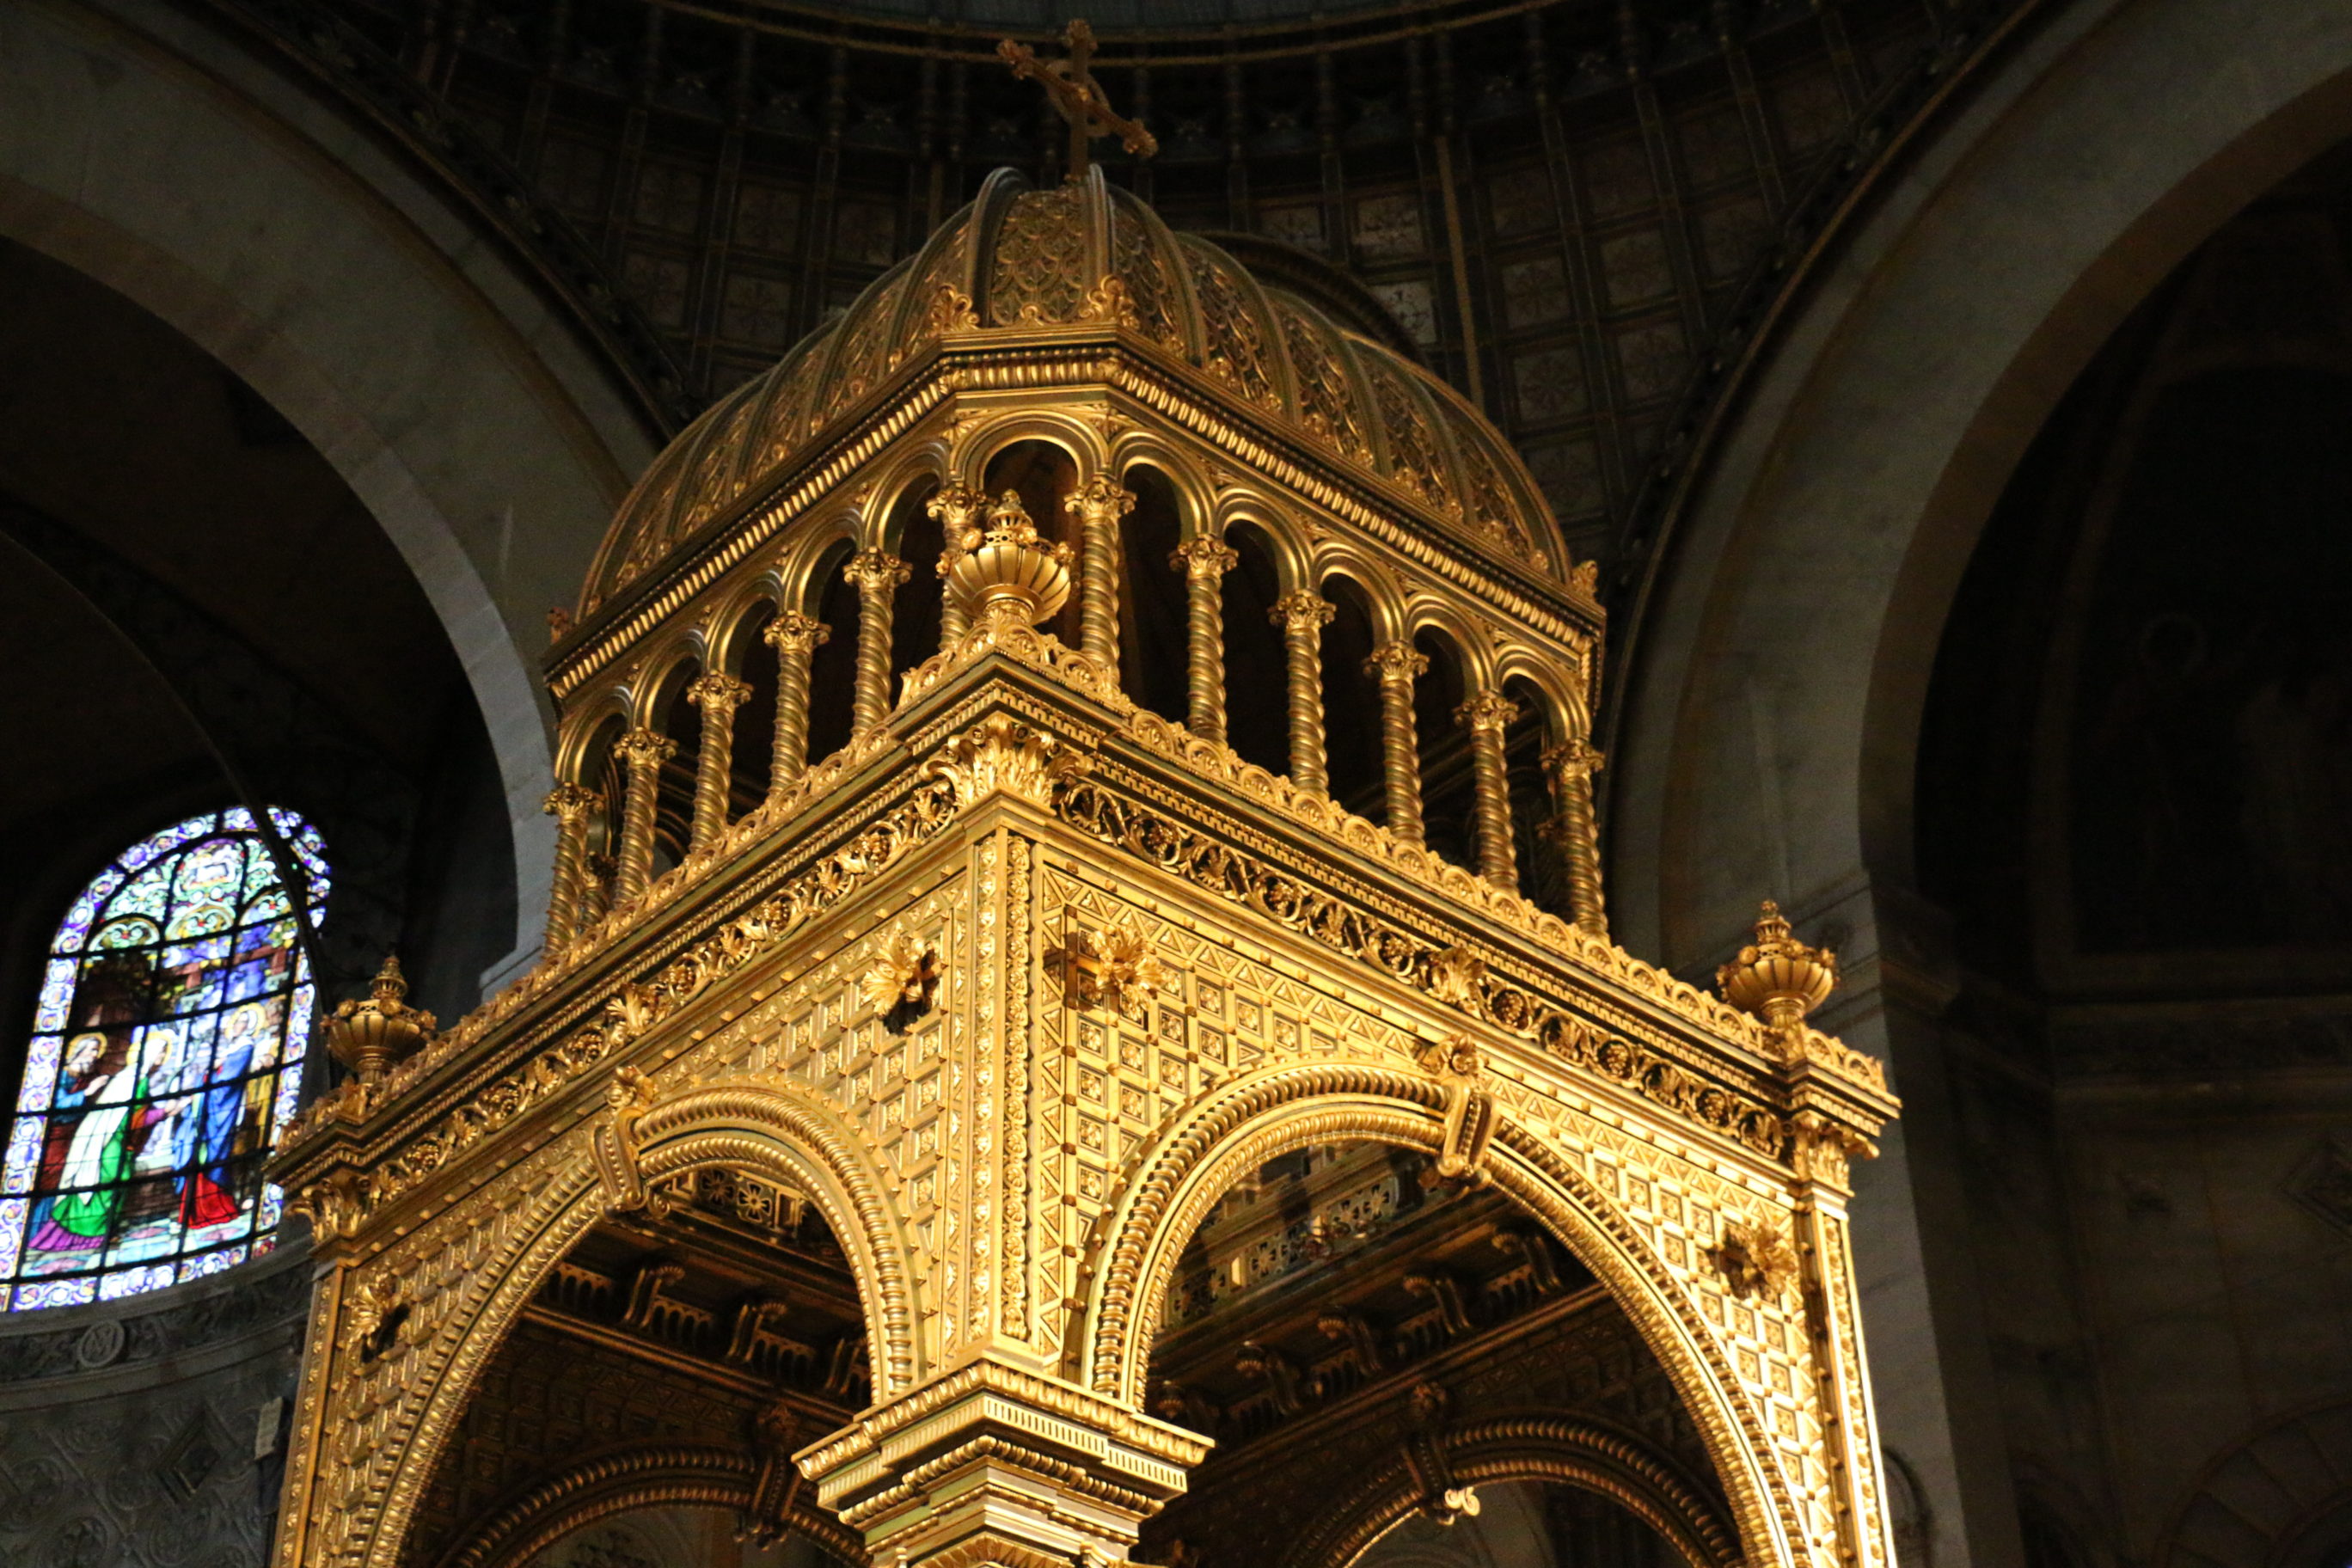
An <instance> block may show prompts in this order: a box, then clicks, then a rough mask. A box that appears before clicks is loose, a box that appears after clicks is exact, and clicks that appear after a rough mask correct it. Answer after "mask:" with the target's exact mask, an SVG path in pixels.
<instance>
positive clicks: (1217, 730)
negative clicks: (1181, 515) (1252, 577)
mask: <svg viewBox="0 0 2352 1568" xmlns="http://www.w3.org/2000/svg"><path fill="white" fill-rule="evenodd" d="M1168 563H1169V564H1170V565H1171V566H1174V567H1176V568H1177V569H1179V570H1180V571H1181V572H1182V573H1183V574H1184V609H1185V625H1186V627H1187V630H1188V632H1189V634H1190V635H1189V637H1188V638H1187V642H1186V649H1185V661H1184V673H1185V678H1186V686H1187V689H1188V691H1189V693H1190V696H1191V699H1192V715H1191V719H1190V727H1191V729H1192V733H1194V734H1195V735H1198V736H1200V737H1201V739H1202V740H1204V741H1223V739H1224V738H1225V590H1224V577H1225V574H1226V573H1228V572H1230V571H1232V570H1233V569H1234V567H1235V566H1238V565H1239V564H1241V557H1240V556H1239V555H1237V554H1235V553H1234V549H1233V547H1232V546H1231V545H1229V544H1227V543H1226V542H1224V541H1223V540H1222V539H1214V538H1211V537H1209V536H1208V535H1206V534H1202V535H1200V536H1198V537H1196V538H1192V539H1188V540H1186V541H1185V542H1183V543H1181V544H1180V545H1178V546H1177V547H1176V552H1175V553H1174V554H1173V555H1171V556H1170V557H1169V558H1168Z"/></svg>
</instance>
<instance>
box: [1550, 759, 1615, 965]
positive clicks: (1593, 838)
mask: <svg viewBox="0 0 2352 1568" xmlns="http://www.w3.org/2000/svg"><path fill="white" fill-rule="evenodd" d="M1601 762H1602V758H1601V753H1600V752H1598V751H1596V750H1594V749H1593V747H1592V746H1591V744H1590V743H1589V742H1586V741H1584V740H1583V739H1582V738H1581V737H1580V738H1578V739H1576V740H1573V741H1564V742H1561V743H1560V744H1559V745H1557V746H1554V747H1552V748H1551V749H1550V750H1549V751H1548V752H1545V753H1544V754H1543V764H1544V771H1545V772H1546V773H1549V774H1550V775H1551V792H1552V803H1553V805H1556V806H1557V807H1558V808H1559V817H1558V818H1557V819H1555V820H1554V822H1553V823H1552V826H1551V836H1552V837H1553V838H1554V839H1555V840H1556V841H1557V842H1558V843H1559V852H1560V858H1561V859H1562V860H1563V861H1565V862H1566V863H1567V867H1568V910H1569V919H1570V920H1571V921H1575V922H1576V924H1577V925H1578V927H1580V929H1581V930H1583V931H1587V932H1589V933H1591V935H1593V936H1597V937H1603V938H1605V937H1607V936H1608V934H1609V914H1608V910H1606V908H1605V907H1604V906H1603V905H1602V903H1601V829H1600V826H1599V824H1598V822H1597V821H1596V820H1595V819H1594V816H1593V815H1592V775H1593V774H1594V773H1599V772H1600V771H1601Z"/></svg>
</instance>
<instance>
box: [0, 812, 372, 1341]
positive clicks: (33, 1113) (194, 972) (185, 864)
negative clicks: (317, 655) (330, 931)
mask: <svg viewBox="0 0 2352 1568" xmlns="http://www.w3.org/2000/svg"><path fill="white" fill-rule="evenodd" d="M269 815H270V819H271V821H272V823H273V824H274V826H276V827H277V830H278V837H280V838H281V839H282V840H283V841H284V842H285V843H286V845H287V846H288V847H289V848H291V849H292V851H293V852H294V855H295V856H296V857H297V858H299V860H300V862H301V865H302V869H303V873H304V877H303V880H304V881H305V883H306V886H305V887H304V888H303V889H301V896H302V897H304V898H306V899H307V900H309V903H310V918H311V919H312V921H317V920H318V919H319V918H320V915H321V914H322V913H323V912H324V907H325V904H326V899H327V880H328V878H327V861H326V856H325V852H324V851H325V847H324V845H323V844H322V843H321V842H320V837H319V834H318V831H317V829H315V828H313V827H312V826H310V824H309V823H307V822H305V821H303V820H302V819H301V818H300V817H299V816H296V815H295V814H294V813H292V812H290V811H283V810H278V809H275V808H273V809H272V810H271V812H270V814H269ZM296 933H297V926H296V922H295V918H294V909H293V905H292V903H291V901H290V898H289V889H287V888H286V886H285V885H284V882H283V880H282V879H280V877H279V875H278V866H277V863H276V862H275V861H273V860H272V859H271V858H270V855H269V851H268V847H267V846H266V845H265V844H264V842H263V840H262V837H261V836H260V834H259V833H257V831H256V830H255V827H254V822H253V818H252V817H251V816H248V815H247V813H245V812H244V811H242V810H236V811H221V812H211V813H207V814H206V815H205V816H193V817H190V818H189V819H188V820H187V821H185V822H183V823H181V824H179V825H178V826H173V827H167V828H165V829H164V830H163V832H161V833H158V834H156V835H155V836H154V837H152V838H149V839H147V840H145V841H144V842H142V843H141V844H138V845H136V846H134V847H131V849H129V850H126V851H125V852H124V853H123V854H122V855H121V856H120V857H118V858H116V859H115V860H114V862H113V863H112V864H111V865H110V866H108V867H107V868H105V869H104V870H102V871H100V873H99V874H98V875H97V876H96V877H95V878H93V879H91V880H90V883H89V886H88V887H87V888H85V889H82V894H81V897H80V898H79V899H78V900H75V901H74V906H73V909H72V910H71V911H70V912H69V913H68V914H67V916H66V919H65V923H64V924H63V925H61V926H59V927H58V934H57V940H56V942H54V943H52V944H51V946H50V949H49V958H48V966H47V971H46V972H45V973H44V974H43V976H42V980H41V993H40V1001H39V1005H38V1006H37V1009H36V1011H35V1013H34V1016H33V1032H32V1044H31V1048H30V1050H29V1051H28V1053H27V1055H26V1062H25V1076H24V1079H23V1082H22V1084H21V1086H20V1088H19V1089H18V1090H17V1095H16V1118H15V1120H14V1121H13V1122H12V1123H11V1124H10V1126H9V1130H8V1145H7V1160H6V1164H5V1168H0V1306H4V1307H5V1308H7V1309H8V1310H23V1309H25V1308H28V1307H65V1306H74V1305H79V1303H81V1302H84V1301H93V1300H113V1299H114V1298H116V1297H119V1296H128V1295H131V1293H133V1292H134V1291H140V1290H152V1289H159V1288H161V1287H163V1286H165V1285H171V1284H174V1283H176V1282H178V1281H180V1280H183V1279H199V1278H202V1277H203V1276H205V1275H207V1274H214V1273H217V1272H219V1271H220V1270H221V1269H224V1268H229V1267H231V1266H232V1265H234V1264H237V1263H242V1262H243V1261H245V1260H246V1259H247V1258H255V1257H258V1256H260V1255H261V1254H262V1253H264V1252H267V1251H268V1249H269V1245H270V1241H271V1237H272V1233H273V1232H274V1231H275V1230H276V1228H277V1225H278V1206H279V1194H278V1189H277V1188H276V1187H274V1186H272V1185H270V1184H268V1183H267V1182H265V1181H264V1180H263V1179H262V1172H261V1166H262V1162H263V1160H264V1159H266V1158H267V1157H268V1152H269V1149H270V1146H271V1144H272V1143H274V1142H276V1140H277V1136H278V1129H279V1128H280V1127H282V1126H284V1125H285V1122H286V1120H287V1118H288V1117H289V1116H291V1115H292V1114H293V1111H294V1106H295V1100H296V1099H297V1097H298V1096H299V1093H300V1091H301V1076H302V1075H301V1063H302V1054H303V1050H304V1048H305V1047H307V1046H308V1045H309V1044H310V1022H311V1013H312V1003H313V1000H314V995H313V991H312V984H311V976H310V965H309V963H308V961H307V960H306V959H305V957H304V956H303V952H302V949H301V946H300V943H299V942H298V941H297V939H296Z"/></svg>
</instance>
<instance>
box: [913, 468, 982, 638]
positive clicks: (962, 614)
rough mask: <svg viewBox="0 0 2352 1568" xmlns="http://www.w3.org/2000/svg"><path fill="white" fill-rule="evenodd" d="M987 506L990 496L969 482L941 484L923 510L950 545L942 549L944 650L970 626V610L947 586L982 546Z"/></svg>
mask: <svg viewBox="0 0 2352 1568" xmlns="http://www.w3.org/2000/svg"><path fill="white" fill-rule="evenodd" d="M987 509H988V498H987V497H986V496H984V495H982V493H981V492H980V491H978V490H976V489H972V488H971V486H970V485H942V486H940V491H939V493H938V494H937V495H935V496H933V497H932V498H931V499H930V500H927V501H925V502H924V503H923V510H924V512H925V514H926V515H928V516H929V518H930V519H931V521H934V522H936V523H938V524H939V525H940V536H941V537H942V538H944V539H945V540H946V541H947V547H946V548H945V549H944V550H941V551H940V561H939V574H940V649H941V650H942V651H944V650H946V649H948V648H951V647H955V645H956V639H957V638H959V637H962V636H963V634H964V633H966V632H968V631H970V630H971V609H970V608H969V607H968V606H966V605H964V604H963V602H962V601H961V600H960V599H959V598H957V597H956V595H955V594H954V593H953V592H952V591H950V589H949V588H948V586H947V580H948V578H949V576H950V574H952V573H953V572H954V571H955V563H957V562H959V561H961V560H962V559H963V558H964V556H965V555H967V554H969V553H970V552H972V551H974V550H976V549H978V548H979V547H980V520H981V515H982V513H983V512H984V511H986V510H987Z"/></svg>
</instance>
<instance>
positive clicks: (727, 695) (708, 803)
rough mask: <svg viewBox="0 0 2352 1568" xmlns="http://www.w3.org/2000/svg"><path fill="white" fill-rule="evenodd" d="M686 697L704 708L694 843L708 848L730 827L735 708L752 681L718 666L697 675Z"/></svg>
mask: <svg viewBox="0 0 2352 1568" xmlns="http://www.w3.org/2000/svg"><path fill="white" fill-rule="evenodd" d="M686 700H688V702H691V703H693V704H694V705H695V706H696V707H697V708H699V709H701V710H702V743H701V745H700V747H699V748H698V750H697V751H696V752H695V759H694V843H693V847H694V848H697V849H708V848H709V847H710V846H711V845H713V844H715V843H717V842H718V841H719V835H720V834H722V833H724V832H726V831H727V796H728V793H729V788H728V786H729V785H730V784H732V783H733V781H734V776H735V710H737V709H738V708H740V707H741V706H743V704H744V703H746V702H748V701H750V700H751V682H750V681H748V680H740V679H736V678H735V677H734V676H731V675H728V674H725V673H723V672H721V671H719V670H710V671H708V672H707V673H705V674H703V675H701V676H698V677H697V678H696V679H695V682H694V684H693V685H691V686H689V687H688V688H687V689H686Z"/></svg>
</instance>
